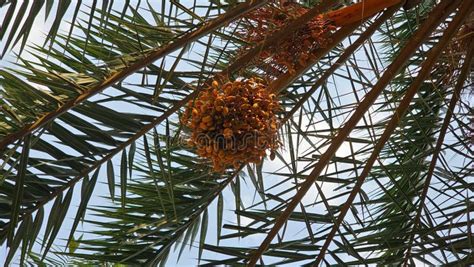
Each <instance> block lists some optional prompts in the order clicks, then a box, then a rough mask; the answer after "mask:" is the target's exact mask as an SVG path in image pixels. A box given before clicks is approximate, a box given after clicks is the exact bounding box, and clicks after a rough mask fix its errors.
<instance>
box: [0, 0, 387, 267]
mask: <svg viewBox="0 0 474 267" xmlns="http://www.w3.org/2000/svg"><path fill="white" fill-rule="evenodd" d="M180 2H181V3H182V4H183V5H185V6H190V5H192V2H193V1H191V0H188V1H180ZM91 3H92V0H87V1H83V5H88V4H91ZM116 3H117V5H118V6H120V5H122V4H123V1H117V2H116ZM141 4H142V6H143V7H144V6H145V4H146V3H145V2H144V1H143V2H142V3H141ZM99 6H100V5H99ZM53 10H55V9H54V8H53ZM84 10H86V9H84ZM53 12H54V11H53ZM53 14H54V13H53ZM53 14H52V15H53ZM4 15H5V10H4V9H0V17H2V16H4ZM85 15H86V14H84V13H81V15H80V16H82V17H83V18H87V17H86V16H85ZM52 17H54V16H50V17H49V18H48V19H46V18H45V14H44V13H41V15H40V16H39V17H38V18H37V19H36V20H35V23H34V26H33V29H32V31H31V34H30V38H29V40H28V41H29V43H28V44H29V45H32V44H42V43H43V42H44V37H45V32H47V30H48V29H49V27H50V25H51V22H52ZM71 18H72V10H69V12H68V13H67V15H66V16H65V19H66V21H69V20H71ZM148 19H152V18H150V17H149V18H148ZM67 25H68V23H62V25H61V28H60V32H65V31H67V30H68V26H67ZM346 44H347V43H346ZM0 49H2V46H1V45H0ZM15 52H18V49H13V50H12V51H10V52H9V53H8V54H7V55H6V56H5V57H4V59H2V60H1V61H0V68H7V67H11V68H15V66H14V60H15V56H14V53H15ZM202 52H203V51H201V50H200V48H199V46H195V47H193V49H192V52H191V53H189V55H188V56H189V57H190V58H192V57H193V56H192V55H193V53H195V54H199V53H202ZM356 56H357V57H359V56H360V57H361V58H362V57H363V56H364V55H363V54H362V52H359V53H357V54H356ZM22 57H24V58H26V59H29V60H35V59H34V57H33V56H32V55H31V54H29V53H28V52H27V51H25V52H24V53H23V54H22ZM365 63H366V64H367V62H365ZM168 64H172V60H169V61H168ZM168 67H169V66H168ZM187 67H188V66H183V65H179V68H183V69H184V68H187ZM365 74H366V75H367V77H368V80H369V81H370V82H373V81H374V80H375V75H374V74H373V73H370V72H365ZM370 85H371V84H369V85H366V86H360V87H359V88H358V89H360V90H366V89H367V87H368V86H370ZM328 88H329V90H336V91H337V90H339V91H338V92H339V93H338V95H339V96H340V98H339V99H337V101H340V104H341V105H342V104H343V103H352V102H353V95H351V93H352V90H351V89H350V88H351V85H350V84H349V83H348V81H347V80H345V79H338V78H333V79H332V80H330V81H329V83H328ZM98 97H103V96H98ZM297 115H298V114H297ZM386 115H387V114H385V113H378V114H376V117H374V119H376V120H377V119H381V118H382V117H384V116H386ZM377 116H378V117H377ZM341 117H342V118H347V116H341ZM318 119H320V120H321V121H318V123H314V122H311V121H309V119H308V117H307V116H303V117H302V121H301V125H300V127H301V129H309V130H310V131H315V132H316V131H318V130H320V129H328V128H329V125H328V124H327V123H326V122H324V121H323V120H322V119H321V118H319V117H318ZM343 122H344V119H340V120H339V121H336V122H335V124H336V126H338V125H340V124H342V123H343ZM362 136H365V135H364V134H363V135H362ZM293 137H294V140H293V142H294V144H293V145H294V146H295V147H297V148H298V153H297V155H298V156H302V155H305V154H306V153H310V154H314V152H313V151H311V150H310V148H311V145H310V144H309V143H308V141H307V140H299V142H298V143H297V141H296V138H297V136H296V135H294V136H293ZM352 137H357V135H352ZM315 140H316V141H321V140H318V139H317V138H315V139H314V140H312V141H315ZM285 147H286V148H285ZM288 147H289V146H288V143H286V144H285V146H284V148H283V149H282V150H281V151H280V152H281V155H282V157H283V158H284V159H285V160H286V161H291V157H290V151H289V149H287V148H288ZM350 154H351V148H350V145H349V143H347V142H346V143H344V144H343V146H342V147H341V148H340V149H339V150H338V152H337V154H336V156H338V157H345V156H347V155H350ZM119 160H120V157H115V158H114V159H113V162H114V164H115V165H116V166H118V165H119ZM297 164H298V165H297V167H298V170H301V169H303V168H304V167H306V165H307V164H308V163H307V162H303V161H299V162H298V163H297ZM284 168H285V166H284V163H283V162H282V161H279V160H275V161H265V163H264V171H266V172H276V171H279V170H281V169H284ZM335 171H336V169H335V165H334V164H331V165H329V166H328V168H327V170H325V172H327V173H332V172H335ZM104 172H105V168H102V173H101V175H100V176H99V183H98V184H97V186H96V188H95V191H94V194H93V197H92V199H91V201H90V205H100V204H104V201H105V200H104V199H103V198H102V196H107V195H108V194H109V193H108V187H107V184H106V175H105V174H104ZM347 176H349V178H353V177H354V174H348V175H347ZM345 178H347V177H345ZM241 179H242V183H241V184H242V200H243V202H244V203H245V204H246V206H248V205H250V204H251V203H254V202H255V201H258V195H256V194H255V190H254V187H253V185H252V183H251V181H250V179H249V178H248V177H247V178H245V177H242V178H241ZM279 181H280V179H279V178H278V177H277V176H275V175H267V176H266V180H265V186H266V187H267V188H268V187H271V186H272V185H274V184H276V183H278V182H279ZM320 185H321V187H322V190H323V192H324V193H325V195H326V197H330V196H335V195H336V194H337V193H338V192H336V191H335V189H336V186H335V185H334V184H330V183H320ZM285 186H287V187H289V186H291V184H289V183H288V184H282V185H281V186H280V188H282V187H285ZM79 187H80V185H77V190H76V191H78V192H79V191H80V188H79ZM366 189H367V190H368V191H370V188H366ZM232 194H233V193H232V192H231V189H230V188H227V189H226V190H225V191H224V192H223V195H224V196H229V197H226V198H225V199H224V200H225V207H226V212H225V218H224V222H225V223H226V222H227V223H235V222H236V217H235V215H234V214H233V211H232V209H233V207H234V199H233V197H232ZM316 199H317V200H318V201H319V200H320V199H319V198H318V193H317V191H316V189H315V188H314V187H313V188H312V189H311V190H310V191H309V192H308V194H307V195H306V196H305V198H304V199H303V203H304V204H311V203H314V202H315V200H316ZM343 201H344V199H343V198H336V199H334V200H332V201H331V204H332V205H337V204H341V203H342V202H343ZM79 203H80V196H79V194H78V193H77V192H76V193H75V194H74V198H73V206H77V205H78V204H79ZM216 206H217V205H216V203H214V204H212V205H211V207H210V209H209V210H210V211H215V210H216V209H217V207H216ZM50 208H51V203H50V204H49V205H47V206H46V210H48V209H50ZM75 211H76V210H75V209H69V212H68V214H67V216H66V221H65V223H64V226H63V227H62V229H61V232H60V234H59V238H58V241H57V242H58V244H60V242H61V241H60V238H64V237H66V238H67V235H68V234H69V230H70V225H71V223H72V219H73V218H74V216H75ZM209 214H210V218H209V222H210V225H209V230H208V234H207V241H208V242H210V243H214V242H215V241H216V235H217V232H216V231H215V229H216V226H215V221H216V220H215V212H210V213H209ZM88 216H90V215H88ZM88 218H91V217H88ZM248 222H250V220H249V219H247V218H245V217H242V223H243V224H244V225H245V224H246V223H248ZM43 225H46V223H44V224H43ZM89 227H90V225H89ZM43 231H44V229H43ZM80 231H86V232H87V231H91V229H90V228H82V225H80V226H79V228H78V232H77V233H76V237H78V236H79V232H80ZM289 231H290V232H293V233H294V234H295V235H304V231H305V227H304V226H300V227H295V228H294V229H290V230H289ZM262 237H263V236H262V235H260V236H259V235H255V236H252V237H251V238H248V239H245V240H241V241H240V242H242V243H241V245H243V246H246V245H247V246H251V245H255V244H258V243H259V241H260V240H261V238H262ZM233 241H234V240H232V241H229V242H233ZM221 244H225V242H223V243H221ZM178 251H179V249H178ZM5 253H6V248H5V246H3V247H2V248H1V249H0V259H2V258H5V255H6V254H5ZM206 253H208V252H206ZM212 255H213V254H212V253H210V254H208V256H212ZM196 258H197V249H196V248H195V246H193V247H192V248H191V249H190V251H188V252H187V253H185V254H184V256H183V257H182V258H181V259H180V261H179V262H177V252H175V253H173V254H172V257H171V259H170V260H169V262H168V263H169V266H173V265H174V266H190V265H195V264H196ZM0 264H1V261H0Z"/></svg>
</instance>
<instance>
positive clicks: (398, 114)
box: [315, 2, 470, 266]
mask: <svg viewBox="0 0 474 267" xmlns="http://www.w3.org/2000/svg"><path fill="white" fill-rule="evenodd" d="M464 4H468V3H467V2H464ZM460 10H462V11H463V12H458V14H457V15H456V17H455V18H454V19H453V21H452V22H451V23H450V24H449V27H448V29H447V30H446V31H445V32H444V34H443V38H442V39H441V40H440V41H439V42H438V43H437V44H436V46H435V47H433V48H432V49H431V50H430V51H429V52H428V56H427V59H426V60H425V61H424V62H423V64H422V67H421V70H420V72H419V73H418V76H417V77H416V79H415V80H414V81H413V83H412V84H411V85H410V87H409V89H408V90H407V93H406V94H405V96H404V98H403V99H402V101H401V102H400V105H399V106H398V108H397V110H396V111H395V113H394V115H393V116H392V118H391V120H390V121H389V122H388V124H387V126H386V127H385V130H384V132H383V134H382V136H381V137H380V139H379V141H378V142H377V144H376V145H375V147H374V149H373V151H372V154H371V155H370V157H369V159H368V160H367V162H366V165H365V167H364V169H363V171H362V173H361V174H360V176H359V177H358V178H357V182H356V183H355V185H354V187H353V189H352V190H351V193H350V195H349V197H348V198H347V200H346V201H345V202H344V205H343V207H342V209H341V211H340V214H339V216H338V218H337V221H336V222H335V223H334V225H333V227H332V229H331V231H330V232H329V234H328V236H327V238H326V241H325V242H324V245H323V246H322V247H321V250H320V252H319V254H318V257H317V259H316V262H315V265H316V266H318V265H319V264H320V262H321V261H322V259H323V258H324V254H325V252H326V250H327V248H328V247H329V245H330V243H331V241H332V239H333V237H334V235H335V233H336V231H337V229H338V228H339V226H340V225H341V223H342V221H343V220H344V217H345V216H346V214H347V212H348V211H349V208H350V207H351V205H352V202H353V201H354V199H355V197H356V196H357V194H359V192H360V190H361V188H362V184H363V183H364V181H365V179H366V178H367V176H369V173H370V170H371V169H372V166H373V164H374V163H375V161H376V160H377V158H378V156H379V153H380V151H381V150H382V149H383V147H384V145H385V143H386V142H387V141H388V140H389V138H390V136H391V135H392V133H393V131H394V130H395V128H396V127H397V125H398V123H399V121H400V120H401V118H402V117H403V114H404V113H405V112H406V111H407V109H408V107H409V106H410V103H411V101H412V99H413V97H414V96H415V94H416V92H417V91H418V88H419V87H420V85H421V84H422V83H423V82H424V80H425V79H426V78H427V77H428V75H430V72H431V69H432V68H433V66H434V65H435V63H436V61H437V60H438V57H439V55H440V54H441V53H442V52H443V50H444V48H445V47H446V46H447V45H448V43H449V42H450V39H451V37H452V36H453V35H454V34H455V33H456V32H457V30H458V28H459V27H460V26H461V24H462V23H463V21H464V20H465V18H466V14H469V12H470V11H469V8H468V6H461V7H460Z"/></svg>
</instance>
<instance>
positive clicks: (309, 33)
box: [238, 3, 336, 76]
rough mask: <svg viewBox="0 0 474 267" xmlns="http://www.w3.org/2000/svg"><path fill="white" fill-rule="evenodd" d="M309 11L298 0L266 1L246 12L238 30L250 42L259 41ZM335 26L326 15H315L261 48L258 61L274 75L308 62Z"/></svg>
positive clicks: (265, 69) (325, 43)
mask: <svg viewBox="0 0 474 267" xmlns="http://www.w3.org/2000/svg"><path fill="white" fill-rule="evenodd" d="M307 11H308V8H305V7H304V6H301V5H300V4H298V3H284V4H282V5H281V6H275V5H266V6H265V7H262V8H259V9H257V10H255V11H253V12H250V13H249V14H248V15H246V16H245V20H244V23H243V25H244V27H242V28H241V30H240V31H239V32H238V34H239V35H240V36H241V37H242V38H243V39H244V40H245V41H247V42H249V43H252V44H253V43H258V42H261V41H263V40H264V39H265V38H266V36H269V35H271V34H272V33H273V32H275V31H277V30H279V29H281V28H282V27H284V26H285V25H286V24H288V23H289V22H290V21H292V20H294V19H295V18H297V17H300V16H302V15H303V14H305V13H306V12H307ZM335 29H336V27H335V26H334V25H333V24H332V22H331V20H328V19H326V18H325V17H324V15H319V16H316V17H314V18H313V19H312V20H310V21H309V22H308V23H306V24H305V25H303V26H302V27H300V28H299V29H296V30H295V31H294V32H293V34H291V35H289V36H288V37H287V38H285V39H283V40H281V41H280V42H279V43H277V44H275V45H272V46H270V47H269V48H268V49H265V50H264V51H262V52H261V53H260V55H259V56H258V58H257V59H256V62H255V63H256V65H257V66H258V67H260V68H262V69H263V70H264V71H265V72H266V73H267V74H269V75H272V76H279V75H280V74H282V73H285V72H288V71H289V72H293V71H294V70H295V69H296V68H297V67H298V66H304V65H306V63H307V61H308V59H309V58H310V55H311V53H312V52H313V51H314V50H315V49H317V48H320V47H325V46H326V45H327V44H328V43H329V42H330V38H329V35H330V34H331V32H332V31H333V30H335ZM244 49H245V48H244Z"/></svg>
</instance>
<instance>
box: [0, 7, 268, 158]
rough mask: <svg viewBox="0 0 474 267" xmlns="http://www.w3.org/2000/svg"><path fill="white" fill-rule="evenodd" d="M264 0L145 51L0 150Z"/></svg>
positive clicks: (8, 138)
mask: <svg viewBox="0 0 474 267" xmlns="http://www.w3.org/2000/svg"><path fill="white" fill-rule="evenodd" d="M266 2H267V0H264V1H253V0H249V1H247V2H245V3H242V4H240V5H238V6H237V7H235V8H232V9H230V10H229V11H228V12H226V13H224V14H222V15H220V16H218V17H217V18H215V19H212V20H210V21H208V22H205V23H203V24H202V25H200V26H199V27H197V28H196V29H195V30H193V31H190V32H188V33H185V34H183V35H182V36H181V37H178V38H177V39H176V40H175V41H173V42H172V43H170V44H168V45H165V46H164V47H160V48H156V49H153V50H151V51H149V52H148V53H147V55H145V56H144V57H143V58H141V59H139V60H137V61H136V62H134V63H132V64H131V65H129V66H127V67H125V68H124V69H122V70H120V71H118V72H116V73H114V74H112V75H111V76H109V77H108V78H106V79H105V80H104V81H102V82H100V83H99V84H97V85H95V86H94V87H92V88H89V89H88V90H87V91H85V92H84V93H82V94H80V95H79V96H77V97H76V98H75V99H72V100H70V101H67V102H66V103H64V104H63V105H61V106H60V107H59V108H57V109H56V110H54V111H52V112H49V113H46V114H44V115H43V116H42V117H41V118H40V119H38V120H37V121H36V122H34V123H32V124H30V125H27V126H25V127H23V128H22V129H21V130H20V131H17V132H15V133H11V134H9V135H7V136H5V137H4V138H3V139H2V140H1V141H0V151H2V150H3V149H5V148H6V147H7V146H8V145H9V144H11V143H14V142H15V141H16V140H19V139H21V138H23V137H24V136H26V135H28V134H29V133H31V132H33V131H35V130H36V129H39V128H41V127H43V126H44V125H46V124H47V123H48V122H50V121H52V120H53V119H55V118H56V117H58V116H59V115H61V114H63V113H64V112H67V111H68V110H70V109H71V108H74V107H76V106H77V105H79V104H80V103H82V102H84V101H85V100H87V99H89V98H90V97H92V96H94V95H96V94H97V93H99V92H101V91H102V90H104V89H106V88H107V87H110V86H112V85H114V84H115V83H117V82H119V81H121V80H123V79H124V78H126V77H127V76H129V75H130V74H132V73H135V72H136V71H138V70H140V69H142V68H144V67H146V66H148V65H149V64H151V63H153V62H155V61H156V60H158V59H160V58H161V57H163V56H165V55H167V54H169V53H171V52H173V51H175V50H177V49H179V48H180V47H183V46H184V45H186V44H188V43H190V42H191V41H194V40H196V39H198V38H200V37H202V36H204V35H206V34H208V33H209V32H212V31H214V30H215V29H217V28H219V27H222V26H224V25H226V24H228V23H229V22H230V21H232V20H234V19H235V18H237V17H239V16H241V15H242V14H244V13H246V12H249V11H251V10H253V9H255V8H258V7H260V6H262V5H264V4H265V3H266Z"/></svg>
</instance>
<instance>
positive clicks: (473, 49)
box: [403, 9, 474, 266]
mask: <svg viewBox="0 0 474 267" xmlns="http://www.w3.org/2000/svg"><path fill="white" fill-rule="evenodd" d="M461 10H462V9H461ZM470 44H471V45H470V47H469V48H468V49H469V50H468V53H467V55H466V58H465V61H464V64H463V67H462V69H461V73H460V75H459V78H458V81H457V83H456V86H455V88H454V92H453V96H452V98H451V101H450V103H449V107H448V110H447V113H446V116H445V118H444V121H443V125H442V126H441V130H440V134H439V136H438V140H437V142H436V146H435V149H434V153H433V157H432V159H431V162H430V166H429V168H428V173H427V177H426V180H425V184H424V186H423V191H422V193H421V196H420V200H419V207H418V210H417V213H416V216H415V220H414V223H413V230H412V233H411V234H410V241H409V243H408V244H409V245H408V247H407V253H406V254H405V258H404V260H403V262H404V263H403V264H404V266H407V264H408V259H409V258H410V254H411V248H412V246H413V241H414V238H415V233H416V230H417V228H418V224H419V221H420V218H421V211H422V209H423V206H424V202H425V199H426V197H427V194H428V190H429V186H430V183H431V178H432V177H433V173H434V170H435V167H436V162H437V161H438V159H439V156H440V152H441V146H442V145H443V142H444V138H445V136H446V133H447V131H448V127H449V124H450V122H451V118H452V116H453V111H454V108H455V106H456V104H457V102H458V101H459V98H460V95H461V92H462V90H463V87H464V83H465V81H466V79H467V78H468V74H469V71H470V68H471V62H472V58H473V57H474V44H473V43H472V42H471V43H470Z"/></svg>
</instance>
